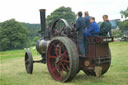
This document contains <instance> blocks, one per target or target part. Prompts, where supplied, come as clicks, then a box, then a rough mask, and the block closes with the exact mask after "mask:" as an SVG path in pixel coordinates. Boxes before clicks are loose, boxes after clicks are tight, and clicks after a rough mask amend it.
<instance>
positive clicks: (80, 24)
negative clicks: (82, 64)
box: [76, 12, 86, 57]
mask: <svg viewBox="0 0 128 85" xmlns="http://www.w3.org/2000/svg"><path fill="white" fill-rule="evenodd" d="M85 27H86V23H85V19H84V18H83V17H82V12H78V19H77V20H76V31H77V32H78V36H77V42H78V45H79V49H80V55H81V57H85V46H84V31H85Z"/></svg>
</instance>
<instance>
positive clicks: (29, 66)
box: [25, 50, 33, 74]
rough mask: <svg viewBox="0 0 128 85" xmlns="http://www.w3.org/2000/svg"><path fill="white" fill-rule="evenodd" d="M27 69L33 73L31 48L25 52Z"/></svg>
mask: <svg viewBox="0 0 128 85" xmlns="http://www.w3.org/2000/svg"><path fill="white" fill-rule="evenodd" d="M25 69H26V72H27V73H29V74H32V72H33V58H32V54H31V52H30V51H29V50H27V51H26V52H25Z"/></svg>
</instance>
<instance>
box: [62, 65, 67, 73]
mask: <svg viewBox="0 0 128 85" xmlns="http://www.w3.org/2000/svg"><path fill="white" fill-rule="evenodd" d="M61 65H62V68H63V70H64V71H65V72H67V70H66V68H65V66H64V65H63V64H61Z"/></svg>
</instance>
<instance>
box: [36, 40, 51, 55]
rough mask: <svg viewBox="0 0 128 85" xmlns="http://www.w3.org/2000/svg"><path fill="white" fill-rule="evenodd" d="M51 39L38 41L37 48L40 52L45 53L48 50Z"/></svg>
mask: <svg viewBox="0 0 128 85" xmlns="http://www.w3.org/2000/svg"><path fill="white" fill-rule="evenodd" d="M49 42H50V41H49V40H48V41H46V40H38V41H37V43H36V50H37V51H38V52H39V53H40V54H44V53H45V52H46V49H47V47H48V44H49Z"/></svg>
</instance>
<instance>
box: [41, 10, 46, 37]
mask: <svg viewBox="0 0 128 85" xmlns="http://www.w3.org/2000/svg"><path fill="white" fill-rule="evenodd" d="M40 21H41V22H40V23H41V36H42V37H44V33H45V27H46V26H45V25H46V22H45V9H40Z"/></svg>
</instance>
